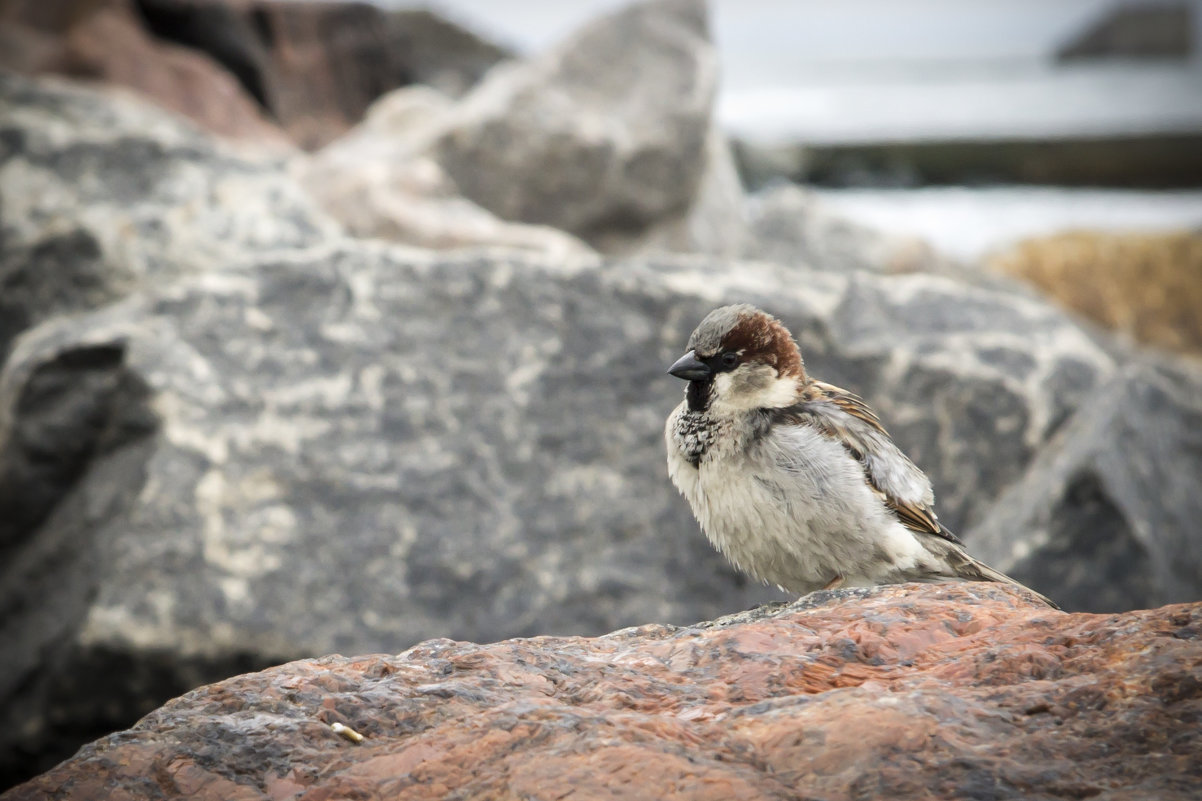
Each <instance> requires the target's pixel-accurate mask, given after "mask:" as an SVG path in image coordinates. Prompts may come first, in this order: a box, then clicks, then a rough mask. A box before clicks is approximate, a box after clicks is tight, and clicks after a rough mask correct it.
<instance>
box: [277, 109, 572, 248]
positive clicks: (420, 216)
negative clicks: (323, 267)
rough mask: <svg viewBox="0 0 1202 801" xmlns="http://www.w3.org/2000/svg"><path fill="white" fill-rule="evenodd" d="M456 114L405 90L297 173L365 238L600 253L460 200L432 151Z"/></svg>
mask: <svg viewBox="0 0 1202 801" xmlns="http://www.w3.org/2000/svg"><path fill="white" fill-rule="evenodd" d="M451 108H452V102H451V99H450V98H448V97H447V96H446V95H443V94H441V93H439V92H437V91H435V90H433V89H430V88H428V87H424V86H414V87H406V88H404V89H397V90H395V91H393V92H390V93H389V94H387V95H385V96H384V97H382V98H381V99H380V100H379V101H377V102H376V103H375V104H374V105H373V106H372V107H371V108H370V109H369V110H368V113H367V116H366V118H365V119H364V120H363V122H361V123H360V124H359V125H357V126H356V127H355V128H354V129H353V130H351V131H350V132H349V133H347V134H346V135H345V136H343V137H341V138H339V139H338V140H336V141H335V142H333V143H331V144H330V145H329V146H327V147H325V148H323V149H322V150H321V151H320V152H318V153H317V154H315V155H314V156H313V157H312V158H310V159H301V160H299V161H297V162H295V163H294V164H293V168H294V172H295V173H296V174H297V177H298V179H299V180H300V181H301V183H302V184H303V185H304V186H305V188H306V189H308V190H309V192H310V193H311V194H312V195H313V197H315V198H318V199H319V200H320V201H321V202H322V205H323V206H324V207H325V209H326V210H327V211H328V212H329V214H330V215H331V216H333V217H335V218H336V219H337V220H338V221H339V222H341V223H342V224H343V225H345V226H346V229H347V231H349V232H350V233H352V234H355V235H357V236H370V237H380V238H383V239H389V240H393V241H397V242H403V243H405V244H407V245H414V246H417V247H424V248H436V249H439V250H448V249H454V248H464V247H506V248H513V249H517V250H527V251H535V252H540V253H544V254H546V255H548V256H550V257H553V258H563V257H568V256H583V255H586V254H590V253H592V252H593V251H592V248H590V247H589V246H588V245H586V244H584V242H582V241H580V240H579V239H577V238H576V237H574V236H572V235H571V234H568V233H565V232H563V231H560V230H557V229H555V228H551V227H549V226H546V225H529V224H526V223H520V222H509V221H507V220H502V219H501V218H500V217H498V216H497V215H495V214H493V213H492V212H490V211H488V210H486V209H484V208H482V207H481V206H479V205H477V204H475V203H473V202H472V201H470V200H468V199H467V198H465V197H463V196H462V195H460V194H459V192H458V190H457V189H456V187H455V184H454V182H453V181H451V179H450V177H448V176H447V174H446V172H445V171H444V170H443V169H442V167H441V165H439V164H438V162H437V161H436V160H434V159H433V158H432V157H430V155H429V154H428V153H426V152H424V148H425V147H427V146H428V145H429V143H430V142H431V141H432V139H433V137H435V136H437V133H438V130H439V126H440V125H441V123H442V121H443V120H445V118H446V116H447V115H448V114H449V112H450V111H451Z"/></svg>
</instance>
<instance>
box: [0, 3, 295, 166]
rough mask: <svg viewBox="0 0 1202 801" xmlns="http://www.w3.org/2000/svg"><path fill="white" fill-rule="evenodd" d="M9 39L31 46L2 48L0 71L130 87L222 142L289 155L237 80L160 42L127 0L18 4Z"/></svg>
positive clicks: (2, 29) (5, 20)
mask: <svg viewBox="0 0 1202 801" xmlns="http://www.w3.org/2000/svg"><path fill="white" fill-rule="evenodd" d="M41 5H45V6H48V8H42V7H40V6H41ZM9 39H11V40H13V41H16V42H19V43H25V44H24V45H23V46H18V47H0V67H5V68H7V69H10V70H13V71H16V72H20V73H25V74H31V75H33V74H44V73H56V74H60V75H66V76H70V77H72V78H77V79H87V80H92V81H100V82H104V83H111V84H115V85H119V86H124V87H126V88H129V89H133V90H135V91H137V92H139V93H141V94H143V95H145V96H146V97H149V98H152V99H153V100H154V101H155V102H156V103H158V104H160V105H162V106H163V107H164V108H168V109H171V110H172V111H175V112H176V113H178V114H182V115H183V116H185V117H188V118H189V119H191V120H192V121H193V122H195V123H197V124H198V125H201V126H202V127H204V128H206V129H208V130H210V131H212V132H214V133H217V134H220V135H222V136H227V137H231V138H234V139H242V140H250V141H253V142H256V143H258V144H261V145H269V146H272V147H275V148H277V149H285V148H286V147H287V140H286V138H285V136H284V134H283V132H281V131H280V129H279V128H278V127H276V126H275V125H274V124H272V123H271V122H269V121H268V120H267V119H266V117H265V116H264V115H263V113H262V108H261V107H260V106H259V105H258V104H257V103H256V102H255V99H254V98H253V97H252V96H251V95H249V94H248V93H247V92H246V91H244V89H243V88H242V86H241V85H240V84H239V83H238V81H237V80H236V79H235V78H234V77H232V76H231V75H230V74H229V73H228V72H226V70H225V69H223V68H222V67H221V65H219V64H217V63H216V62H215V61H213V60H212V59H210V58H209V57H208V56H207V55H204V54H202V53H199V52H197V51H195V50H191V49H188V48H183V47H178V46H175V45H172V44H169V43H165V42H162V41H160V40H158V39H155V38H154V37H153V36H152V35H150V34H149V33H148V32H147V31H146V29H145V28H144V26H143V23H142V20H141V18H140V17H139V16H138V14H137V12H136V11H135V10H134V8H133V7H132V5H131V3H130V2H129V1H128V0H51V1H50V2H48V3H45V4H33V3H14V4H13V6H12V8H10V9H9V11H8V12H7V13H6V14H4V15H3V16H2V17H0V42H3V41H5V40H9Z"/></svg>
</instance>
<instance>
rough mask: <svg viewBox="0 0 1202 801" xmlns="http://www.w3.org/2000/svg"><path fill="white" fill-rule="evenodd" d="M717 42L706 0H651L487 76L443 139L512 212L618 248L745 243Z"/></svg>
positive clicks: (460, 180) (463, 178)
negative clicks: (719, 110)
mask: <svg viewBox="0 0 1202 801" xmlns="http://www.w3.org/2000/svg"><path fill="white" fill-rule="evenodd" d="M717 82H718V63H717V54H716V52H715V49H714V46H713V44H712V43H711V42H710V39H709V31H708V26H707V16H706V7H705V4H704V2H703V1H702V0H652V1H651V2H645V3H639V4H636V5H632V6H630V7H628V8H626V9H623V10H621V11H619V12H617V13H616V14H614V15H612V16H610V17H606V18H603V19H600V20H598V21H596V22H593V23H591V24H590V25H588V26H587V27H585V28H584V29H583V30H581V31H580V32H579V33H577V34H576V35H574V36H572V37H570V38H569V39H568V40H567V41H565V42H563V43H562V44H561V45H559V46H558V47H556V48H554V49H553V50H551V51H550V52H548V53H545V54H543V55H541V56H538V57H536V58H534V59H533V60H531V61H528V62H524V63H515V64H508V65H505V66H504V67H500V68H498V69H496V70H494V71H493V72H491V73H489V75H488V76H487V77H486V78H485V80H484V81H483V82H481V84H480V85H478V86H477V87H476V88H475V89H474V90H473V91H472V92H471V93H470V94H469V95H468V96H467V97H465V98H464V99H463V101H462V103H461V104H459V105H458V106H457V107H456V108H455V110H454V113H453V115H452V117H451V118H450V119H449V120H448V121H447V122H446V123H445V126H444V129H443V130H442V131H441V132H440V133H439V135H438V136H437V138H436V140H435V142H434V143H433V146H432V148H431V153H432V155H433V156H434V158H435V160H436V161H437V162H438V163H439V165H441V167H442V168H443V170H445V172H446V173H447V175H448V176H450V178H451V179H452V180H453V181H454V183H455V186H456V187H457V188H458V190H459V192H460V193H461V194H462V195H463V196H465V197H466V198H468V199H469V200H471V201H473V202H475V203H477V204H479V205H481V206H483V207H484V208H486V209H488V210H489V211H491V212H493V213H494V214H496V215H498V216H499V217H501V218H503V219H506V220H513V221H521V222H526V223H534V224H539V225H550V226H552V227H555V228H559V229H561V230H563V231H567V232H568V233H571V234H574V235H576V236H578V237H580V238H582V239H584V240H585V241H586V242H588V243H589V244H591V245H593V246H595V247H599V248H601V249H603V250H605V251H608V252H622V251H627V250H630V249H638V247H639V245H640V243H642V244H644V245H645V247H646V248H651V249H656V248H667V249H670V250H675V251H704V252H711V253H727V254H733V253H735V252H737V250H738V248H739V246H740V245H741V241H740V236H741V231H742V226H741V216H742V190H741V189H740V187H739V184H738V179H737V177H736V175H735V170H734V166H733V160H732V158H731V156H730V153H729V149H728V148H727V146H726V143H725V141H724V140H723V139H722V137H721V135H720V134H718V133H717V132H716V131H715V130H714V128H713V126H712V123H711V120H710V117H711V110H712V107H713V101H714V93H715V91H716V89H717Z"/></svg>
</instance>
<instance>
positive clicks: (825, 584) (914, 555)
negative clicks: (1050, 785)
mask: <svg viewBox="0 0 1202 801" xmlns="http://www.w3.org/2000/svg"><path fill="white" fill-rule="evenodd" d="M686 347H687V352H686V353H685V354H684V355H683V356H681V357H680V358H679V359H678V360H677V361H676V362H675V363H674V364H673V365H672V366H671V367H670V368H668V373H669V374H670V375H672V376H675V377H677V378H680V379H683V380H685V381H687V382H688V385H687V387H686V389H685V392H684V400H683V401H682V402H681V403H680V405H679V406H677V407H676V409H675V410H673V411H672V413H671V414H670V415H669V417H668V421H667V424H666V426H665V428H664V438H665V441H666V444H667V450H668V475H669V477H670V478H671V480H672V483H673V484H674V485H675V486H676V488H677V489H678V490H679V491H680V494H681V495H683V496H684V497H685V499H686V500H687V501H688V503H689V505H690V506H691V507H692V510H693V514H694V516H695V517H696V518H697V521H698V523H700V524H701V528H702V530H703V531H704V532H705V535H706V537H707V538H708V539H709V541H710V543H711V544H712V545H713V546H714V547H715V548H716V549H717V550H718V551H719V552H721V553H722V554H723V555H724V556H725V557H726V558H727V559H728V560H729V561H730V562H731V564H733V565H734V567H735V568H736V569H737V570H738V571H740V572H742V573H745V574H747V575H749V576H751V577H752V578H753V579H756V580H759V581H761V582H764V583H766V584H775V585H777V586H779V587H780V588H781V589H782V590H785V591H786V592H792V593H797V594H808V593H810V592H814V591H816V590H823V589H834V588H837V587H870V586H876V585H880V584H897V583H904V582H911V581H916V582H940V581H947V580H955V579H964V580H968V581H992V582H1002V583H1006V584H1011V585H1014V586H1017V587H1022V588H1023V589H1026V590H1028V591H1030V592H1032V593H1034V594H1035V595H1036V596H1037V597H1038V598H1039V599H1040V600H1042V601H1043V602H1044V603H1046V604H1048V605H1049V606H1051V607H1052V608H1054V609H1058V608H1059V607H1058V606H1056V604H1055V603H1054V602H1053V601H1051V600H1050V599H1049V598H1047V597H1045V596H1043V595H1040V594H1039V593H1036V592H1034V590H1030V589H1029V588H1027V587H1024V586H1023V585H1022V584H1021V583H1019V582H1018V581H1016V580H1015V579H1013V578H1011V577H1010V576H1007V575H1006V574H1004V573H1002V572H1000V571H998V570H995V569H994V568H992V567H990V566H988V565H986V564H985V563H984V562H981V561H980V560H978V559H975V558H973V557H972V556H971V555H970V554H969V553H968V551H967V549H966V548H965V546H964V543H963V542H961V540H960V538H959V537H957V536H956V535H955V534H954V533H952V532H951V531H950V530H949V529H948V528H947V527H946V526H944V525H943V524H941V523H940V522H939V518H938V517H937V516H936V514H935V510H934V504H935V496H934V492H933V490H932V488H931V482H930V479H928V478H927V476H926V474H925V473H923V472H922V470H921V469H919V468H918V466H917V465H915V464H914V462H913V461H911V460H910V459H909V457H907V456H906V455H905V454H904V453H903V452H902V451H901V449H900V448H898V446H897V445H896V443H894V441H893V439H892V437H890V436H889V433H888V432H887V431H886V430H885V427H884V425H882V423H881V420H880V418H879V417H878V416H877V414H876V413H875V412H874V411H873V410H872V408H871V407H869V405H868V404H867V403H865V402H864V400H863V399H862V398H860V397H859V396H857V395H855V394H853V393H851V392H849V391H847V390H845V389H841V388H839V387H837V386H834V385H832V384H827V383H825V382H823V381H819V380H817V379H815V378H812V377H811V376H810V375H809V374H808V373H807V372H806V368H805V363H804V361H803V360H802V355H801V350H800V348H799V347H798V345H797V342H796V340H795V339H794V338H793V335H792V334H791V333H790V332H789V330H788V329H787V328H786V327H785V326H784V324H782V323H781V322H780V321H779V320H777V319H776V318H775V317H773V316H772V315H770V314H768V313H766V312H764V311H761V310H760V309H758V308H756V307H755V306H751V305H749V304H745V303H743V304H735V305H730V306H722V307H721V308H717V309H714V310H713V311H711V312H710V313H709V314H708V315H706V316H705V318H704V319H703V320H702V321H701V323H700V324H699V325H698V326H697V328H696V330H694V331H693V333H692V335H691V336H690V337H689V339H688V344H687V346H686Z"/></svg>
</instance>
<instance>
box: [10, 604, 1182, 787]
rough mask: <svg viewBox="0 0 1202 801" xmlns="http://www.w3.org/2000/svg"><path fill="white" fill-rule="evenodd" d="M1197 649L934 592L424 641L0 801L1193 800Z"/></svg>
mask: <svg viewBox="0 0 1202 801" xmlns="http://www.w3.org/2000/svg"><path fill="white" fill-rule="evenodd" d="M1200 637H1202V603H1197V604H1189V605H1182V606H1170V607H1164V608H1162V609H1156V610H1150V611H1141V612H1129V613H1125V614H1121V615H1068V614H1064V613H1060V612H1053V611H1051V610H1049V609H1048V608H1047V607H1045V606H1043V605H1041V604H1038V603H1036V602H1034V601H1033V600H1031V598H1030V596H1028V595H1025V594H1023V593H1022V592H1021V591H1018V590H1014V589H1010V588H1007V587H1002V586H998V585H988V584H951V585H925V586H916V585H906V586H895V587H885V588H878V589H875V590H843V591H836V592H830V593H818V594H815V595H812V596H808V597H806V598H803V599H801V600H800V601H797V602H795V603H793V604H791V605H785V606H776V607H763V608H760V609H756V610H753V611H751V612H746V613H743V614H739V615H733V616H730V617H727V618H723V619H721V620H718V621H715V622H713V623H705V624H701V625H699V626H696V627H691V628H674V627H670V626H658V625H649V626H643V627H640V628H634V629H625V630H623V631H618V632H615V633H613V634H610V635H607V636H604V637H597V638H594V639H586V638H552V637H539V638H533V639H527V640H508V641H505V642H500V643H496V644H493V645H483V646H481V645H473V644H471V643H457V642H451V641H449V640H433V641H430V642H426V643H423V644H421V645H419V646H417V647H415V648H412V649H410V650H409V651H406V652H405V653H403V654H401V655H399V656H395V657H392V656H363V657H358V658H344V657H341V656H330V657H325V658H322V659H312V660H306V661H302V662H294V663H291V664H287V665H283V666H281V667H278V668H274V669H271V670H267V671H263V672H261V673H253V674H248V675H244V676H240V677H237V678H233V679H230V680H228V681H224V682H222V683H220V684H214V685H210V686H207V687H202V688H200V689H198V690H195V691H193V692H191V693H188V694H187V695H184V696H182V697H181V698H178V699H176V700H174V701H172V702H170V703H168V704H166V705H165V706H163V707H162V708H161V709H159V710H158V711H156V712H154V713H152V714H150V715H148V716H147V717H146V718H144V719H143V720H142V721H141V722H139V723H138V725H136V726H135V727H134V728H132V729H130V730H128V731H125V732H121V733H118V734H114V735H111V736H109V737H106V738H104V739H102V740H99V741H97V742H96V743H93V744H91V745H88V746H86V747H84V748H83V749H82V750H81V751H80V752H79V753H78V754H77V755H76V756H75V757H74V758H73V759H71V760H69V761H67V762H65V763H63V764H62V765H60V766H59V767H57V768H55V769H54V770H52V771H50V772H48V773H46V774H44V775H42V776H40V777H38V778H37V779H34V780H33V781H31V782H28V783H27V784H24V785H21V786H20V787H17V788H14V789H13V790H12V791H10V792H9V793H8V794H6V795H4V796H3V799H4V801H18V799H19V800H20V801H24V800H25V799H40V798H55V799H92V798H111V799H164V798H181V797H190V798H202V799H203V798H214V799H247V800H249V799H263V798H272V799H280V798H295V799H304V801H319V800H320V799H334V798H355V799H376V798H380V799H383V798H389V799H407V798H414V799H418V798H422V799H425V798H444V797H454V798H506V799H508V798H513V799H517V798H522V799H551V798H562V797H564V796H565V795H569V794H570V795H571V797H572V798H573V799H592V798H678V797H680V798H690V799H708V798H713V799H734V798H780V799H784V798H822V799H830V800H832V801H833V800H834V799H851V798H949V799H950V798H955V799H964V798H973V799H986V798H1012V797H1024V798H1032V797H1037V798H1087V797H1096V798H1106V799H1118V798H1137V797H1139V798H1158V799H1171V798H1196V797H1197V791H1198V788H1199V787H1202V760H1199V759H1198V754H1199V753H1202V640H1200ZM336 723H337V724H342V725H343V726H348V727H350V728H352V729H353V730H355V731H357V732H359V733H361V734H362V735H363V737H364V739H363V740H362V742H361V743H354V742H352V741H351V740H350V739H348V738H347V737H346V736H345V734H344V735H340V734H339V733H337V732H336V730H335V727H334V726H333V724H336Z"/></svg>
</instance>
